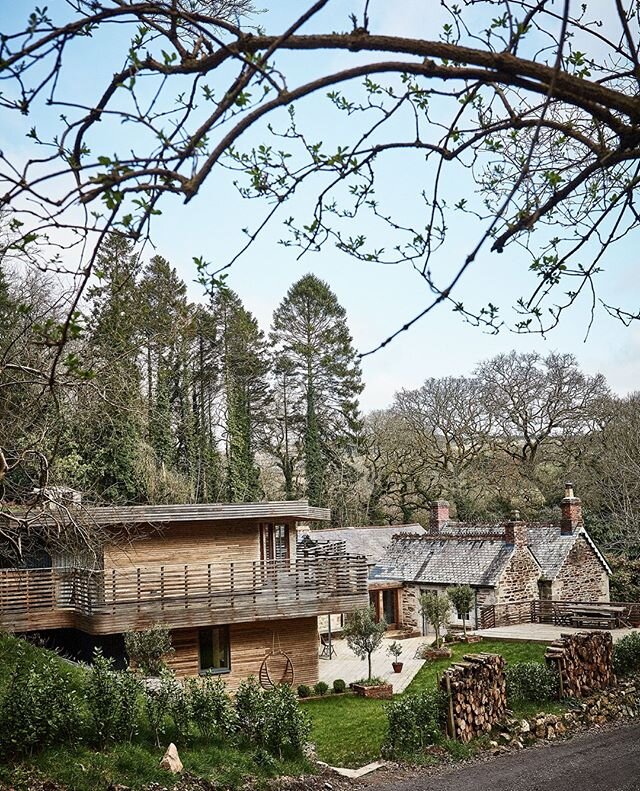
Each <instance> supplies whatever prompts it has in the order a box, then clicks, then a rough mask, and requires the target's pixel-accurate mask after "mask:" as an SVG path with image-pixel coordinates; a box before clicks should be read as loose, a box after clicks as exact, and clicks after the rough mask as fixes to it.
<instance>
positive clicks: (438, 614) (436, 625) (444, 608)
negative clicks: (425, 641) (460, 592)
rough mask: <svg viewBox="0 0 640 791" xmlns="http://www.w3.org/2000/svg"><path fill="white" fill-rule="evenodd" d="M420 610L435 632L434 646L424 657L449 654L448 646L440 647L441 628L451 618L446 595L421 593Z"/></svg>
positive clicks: (440, 656) (438, 657)
mask: <svg viewBox="0 0 640 791" xmlns="http://www.w3.org/2000/svg"><path fill="white" fill-rule="evenodd" d="M420 611H421V612H422V614H423V615H424V617H425V620H426V621H427V622H428V623H430V624H431V625H432V626H433V630H434V632H435V633H436V641H435V646H434V647H433V648H431V649H429V650H428V651H426V652H425V653H424V654H423V655H424V658H425V659H440V658H448V657H450V656H451V649H450V648H443V647H442V642H443V638H442V630H443V629H444V628H445V627H446V625H447V624H448V623H449V620H450V619H451V604H450V602H449V597H448V596H438V594H437V593H431V592H429V593H423V594H422V595H421V596H420Z"/></svg>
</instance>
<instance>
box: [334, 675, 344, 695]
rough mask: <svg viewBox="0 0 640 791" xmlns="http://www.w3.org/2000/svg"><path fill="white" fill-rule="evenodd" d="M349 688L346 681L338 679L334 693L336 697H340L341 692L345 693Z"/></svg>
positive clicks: (335, 682)
mask: <svg viewBox="0 0 640 791" xmlns="http://www.w3.org/2000/svg"><path fill="white" fill-rule="evenodd" d="M346 688H347V685H346V683H345V681H344V680H343V679H341V678H337V679H336V680H335V681H334V682H333V691H334V693H335V694H336V695H339V694H340V693H341V692H344V691H345V690H346Z"/></svg>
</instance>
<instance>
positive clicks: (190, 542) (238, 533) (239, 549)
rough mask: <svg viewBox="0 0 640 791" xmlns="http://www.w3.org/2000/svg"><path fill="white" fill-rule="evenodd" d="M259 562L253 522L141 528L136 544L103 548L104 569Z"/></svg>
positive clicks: (189, 523) (186, 523)
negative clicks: (214, 562)
mask: <svg viewBox="0 0 640 791" xmlns="http://www.w3.org/2000/svg"><path fill="white" fill-rule="evenodd" d="M241 560H243V561H247V560H249V561H251V560H260V532H259V528H258V524H257V523H256V522H234V523H231V524H228V523H224V522H222V523H220V522H184V523H182V522H180V523H177V524H175V525H172V526H171V527H170V528H167V527H165V528H163V527H162V526H159V527H158V528H157V529H154V528H152V527H146V528H144V529H143V528H141V529H140V531H139V532H138V537H137V539H136V540H134V541H132V542H131V543H128V544H117V545H110V546H107V547H105V551H104V567H105V569H124V568H130V567H132V566H162V565H165V564H178V563H185V564H196V563H207V562H210V561H218V562H220V561H224V562H225V563H233V562H235V561H241Z"/></svg>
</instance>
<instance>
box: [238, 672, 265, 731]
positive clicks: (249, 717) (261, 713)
mask: <svg viewBox="0 0 640 791" xmlns="http://www.w3.org/2000/svg"><path fill="white" fill-rule="evenodd" d="M234 703H235V709H236V717H237V722H238V728H239V730H240V733H241V735H242V736H243V737H244V738H245V739H246V740H247V741H248V742H250V743H256V744H262V743H263V742H264V738H265V710H264V693H263V690H262V688H261V687H260V685H259V684H258V682H257V680H256V678H255V676H249V678H247V679H244V680H243V681H241V682H240V686H239V687H238V691H237V692H236V696H235V699H234Z"/></svg>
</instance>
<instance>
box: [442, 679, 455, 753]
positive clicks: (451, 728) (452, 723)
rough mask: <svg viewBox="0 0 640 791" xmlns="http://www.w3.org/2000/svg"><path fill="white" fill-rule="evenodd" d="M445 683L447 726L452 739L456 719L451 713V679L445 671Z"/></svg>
mask: <svg viewBox="0 0 640 791" xmlns="http://www.w3.org/2000/svg"><path fill="white" fill-rule="evenodd" d="M444 678H445V683H446V687H447V704H448V705H447V727H448V729H449V736H450V737H451V738H452V739H456V738H457V734H456V721H455V717H454V714H453V696H452V695H451V679H450V678H449V674H448V673H447V672H446V671H445V676H444Z"/></svg>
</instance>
